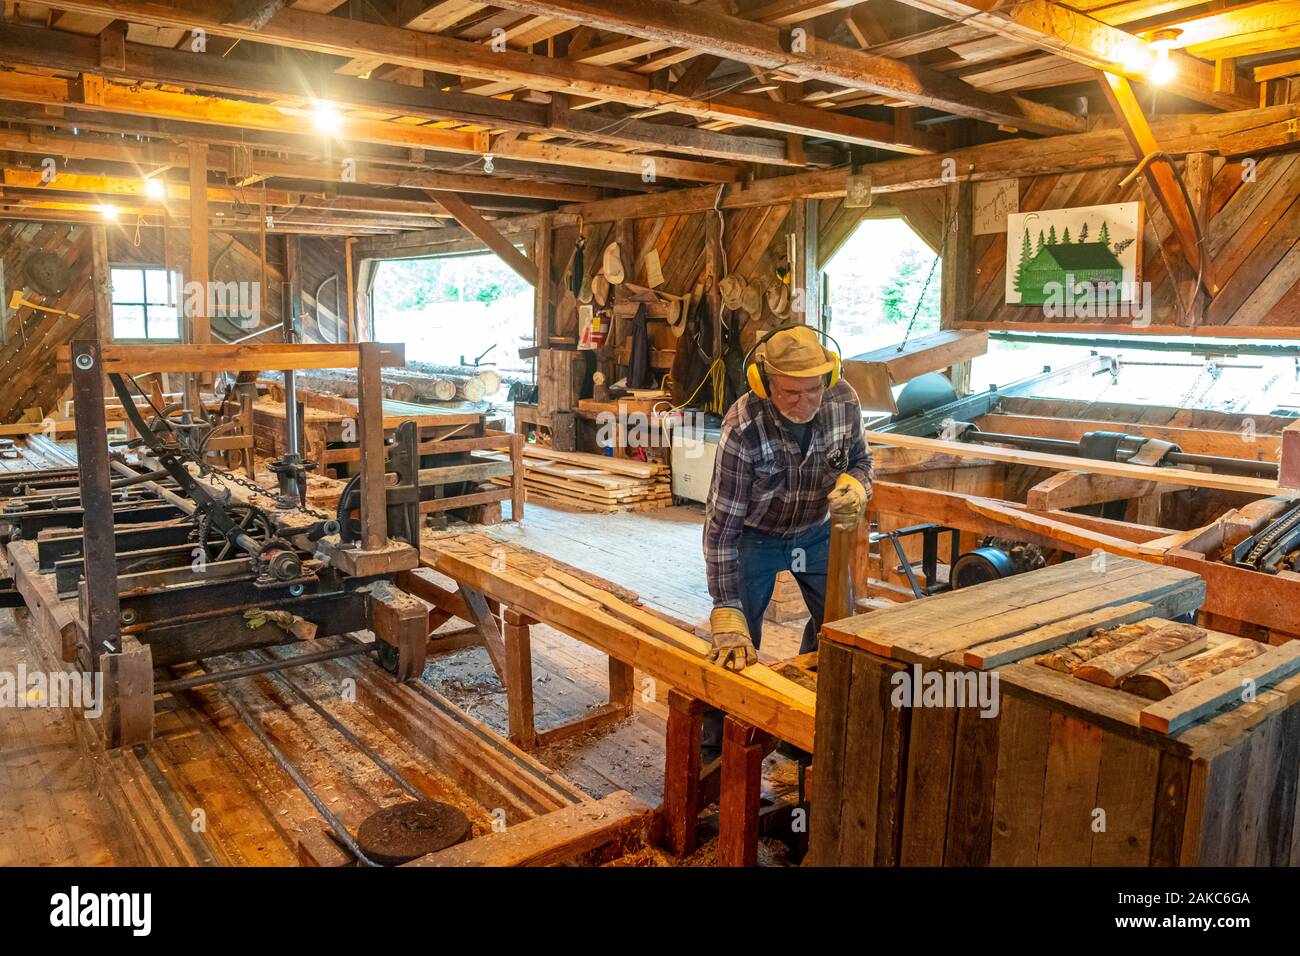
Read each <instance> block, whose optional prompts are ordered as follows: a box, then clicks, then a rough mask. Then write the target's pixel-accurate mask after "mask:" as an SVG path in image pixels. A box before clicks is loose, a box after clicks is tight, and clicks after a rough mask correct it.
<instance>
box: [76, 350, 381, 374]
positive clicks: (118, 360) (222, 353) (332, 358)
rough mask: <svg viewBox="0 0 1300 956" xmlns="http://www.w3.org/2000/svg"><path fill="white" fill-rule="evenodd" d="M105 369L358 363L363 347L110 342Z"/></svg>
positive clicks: (341, 365) (240, 369) (195, 369)
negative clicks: (123, 343)
mask: <svg viewBox="0 0 1300 956" xmlns="http://www.w3.org/2000/svg"><path fill="white" fill-rule="evenodd" d="M380 349H381V351H380V356H379V364H380V365H381V366H383V367H385V368H392V367H400V366H403V365H405V364H406V357H405V350H404V348H403V347H402V346H401V345H388V344H385V345H381V346H380ZM100 351H101V355H102V358H103V364H104V371H105V372H121V373H123V374H129V375H140V374H143V373H145V372H212V371H227V372H264V371H267V370H268V369H272V370H274V369H287V368H293V369H303V368H357V367H358V366H359V363H360V361H361V353H360V351H359V350H358V347H357V345H356V343H353V344H350V345H289V344H284V343H279V342H276V343H273V344H271V345H190V346H186V347H185V348H183V349H178V348H176V346H175V345H106V346H104V347H103V349H101V350H100ZM57 355H58V363H59V365H61V366H68V365H70V364H71V361H72V360H71V357H70V353H69V348H68V346H66V345H64V346H62V347H60V348H59V350H58V353H57Z"/></svg>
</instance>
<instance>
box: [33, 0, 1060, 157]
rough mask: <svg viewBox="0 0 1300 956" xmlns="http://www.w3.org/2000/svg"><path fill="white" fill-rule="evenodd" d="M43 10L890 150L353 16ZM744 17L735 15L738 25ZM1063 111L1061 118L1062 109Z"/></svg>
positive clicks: (723, 103)
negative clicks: (258, 20)
mask: <svg viewBox="0 0 1300 956" xmlns="http://www.w3.org/2000/svg"><path fill="white" fill-rule="evenodd" d="M49 5H50V6H52V7H54V8H57V9H61V10H72V11H76V12H81V13H92V14H100V15H110V14H111V15H113V16H118V17H122V18H124V19H128V20H131V21H132V22H134V23H144V24H148V25H151V26H162V27H173V28H183V29H187V30H193V29H202V30H205V31H207V32H209V33H211V34H213V35H217V36H220V35H228V36H232V37H235V38H238V39H242V40H249V41H253V42H256V43H267V44H271V45H274V46H281V47H292V48H297V49H303V50H311V51H314V52H318V53H328V54H332V55H335V56H341V57H348V58H355V57H358V56H367V57H374V58H379V59H381V60H383V61H384V62H386V63H392V64H394V65H397V66H412V67H417V68H420V69H427V70H436V71H443V72H448V73H452V74H456V75H461V76H469V77H476V78H479V79H484V80H490V81H510V82H512V83H514V84H516V85H519V86H525V87H528V88H530V89H538V90H545V91H550V92H563V93H575V94H579V95H590V96H595V97H599V98H603V99H606V100H612V101H615V102H620V103H624V104H626V105H629V106H635V107H641V108H660V107H665V108H669V109H671V110H673V111H674V112H681V113H685V114H687V115H692V116H698V117H701V118H705V119H711V120H712V119H731V120H733V121H736V122H739V123H743V124H745V125H750V126H757V127H761V128H767V129H773V130H777V131H779V132H797V133H800V134H801V135H810V136H822V137H825V138H827V139H833V140H839V141H843V142H850V143H852V142H858V143H862V144H865V145H873V146H882V147H884V148H890V143H892V142H893V140H894V138H895V135H896V134H895V132H894V130H893V127H892V124H888V123H881V122H878V121H872V120H865V119H859V118H857V117H853V116H848V115H843V114H841V115H834V114H829V113H827V112H826V111H823V110H818V109H815V108H812V107H806V106H799V105H797V104H786V106H785V108H784V109H781V110H772V109H761V108H759V107H760V106H763V105H766V106H771V105H772V104H770V103H765V101H760V100H753V98H752V97H745V96H740V95H737V94H723V95H720V96H716V97H713V98H711V99H707V100H703V99H701V100H697V99H689V98H686V99H683V98H680V97H675V96H673V95H672V94H671V93H669V92H668V91H666V90H661V89H657V88H656V87H654V86H653V85H652V84H651V82H650V80H649V79H648V78H647V77H644V76H640V75H637V74H635V73H628V72H626V71H623V70H616V69H612V68H610V67H601V66H593V65H589V64H585V63H579V62H575V61H572V60H568V59H558V58H551V57H546V56H540V55H537V54H533V53H526V52H522V51H519V50H511V49H506V50H502V51H494V50H493V49H492V48H491V47H490V46H488V45H484V44H480V43H472V42H467V41H464V40H458V39H452V38H449V37H444V36H437V35H434V34H429V33H421V32H418V31H415V30H405V29H400V28H396V27H388V26H383V25H379V24H373V23H367V22H364V21H358V20H348V21H346V23H343V22H341V21H340V19H339V18H338V17H333V16H326V15H322V14H315V13H308V12H304V11H301V10H295V9H284V10H282V11H280V12H279V13H278V14H276V15H275V16H274V17H273V18H272V19H271V20H270V22H269V23H267V24H266V26H264V27H263V28H262V29H261V30H251V29H249V28H247V27H240V26H225V25H223V24H222V22H221V17H220V16H219V15H217V14H214V13H213V12H212V11H211V5H210V4H208V3H205V2H203V0H172V2H169V3H166V4H164V3H160V2H157V0H51V2H50V4H49ZM741 22H744V21H741ZM1063 115H1064V114H1063ZM903 145H905V146H906V147H907V148H905V149H903V151H906V152H930V151H933V150H935V149H941V148H942V145H941V144H939V143H938V141H937V140H935V141H934V143H933V145H931V144H930V143H929V142H927V141H926V139H925V138H924V137H922V139H921V140H920V142H919V143H918V144H903Z"/></svg>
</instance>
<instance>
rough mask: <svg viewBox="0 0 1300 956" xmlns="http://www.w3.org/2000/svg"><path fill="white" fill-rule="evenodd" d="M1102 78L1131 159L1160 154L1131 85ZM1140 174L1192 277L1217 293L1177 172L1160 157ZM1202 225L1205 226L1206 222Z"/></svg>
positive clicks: (1116, 78)
mask: <svg viewBox="0 0 1300 956" xmlns="http://www.w3.org/2000/svg"><path fill="white" fill-rule="evenodd" d="M1103 77H1104V79H1105V83H1104V84H1103V85H1102V89H1103V90H1104V91H1105V92H1106V98H1107V99H1108V100H1109V101H1110V106H1111V109H1112V110H1113V111H1114V113H1115V118H1116V119H1118V120H1119V122H1120V127H1121V128H1122V129H1123V130H1124V133H1125V135H1127V136H1128V140H1129V142H1130V143H1131V144H1132V146H1133V152H1134V154H1135V156H1134V159H1138V160H1141V159H1143V158H1145V157H1148V156H1150V155H1151V154H1152V153H1156V152H1159V151H1160V144H1159V143H1158V142H1157V141H1156V137H1155V134H1154V133H1152V132H1151V126H1150V124H1148V123H1147V118H1146V116H1145V115H1144V114H1143V112H1142V107H1141V105H1140V104H1139V103H1138V100H1137V96H1136V95H1135V94H1134V93H1133V87H1132V85H1131V84H1130V83H1129V81H1128V80H1126V79H1125V78H1124V77H1122V76H1116V75H1115V74H1113V73H1105V74H1103ZM1143 175H1145V176H1146V178H1147V181H1148V182H1149V183H1150V184H1151V188H1152V190H1154V192H1155V194H1156V197H1157V198H1158V199H1159V200H1160V208H1161V209H1163V210H1164V211H1165V215H1166V216H1168V217H1169V221H1170V223H1171V224H1172V225H1173V229H1174V235H1175V236H1176V237H1177V238H1178V245H1179V247H1180V249H1181V250H1182V254H1183V258H1184V259H1186V260H1187V264H1188V265H1189V266H1190V267H1191V270H1192V272H1193V273H1194V274H1195V273H1198V272H1199V274H1200V275H1201V282H1202V283H1203V284H1204V286H1205V288H1206V289H1207V290H1208V291H1209V293H1210V295H1211V296H1214V295H1215V294H1216V293H1217V292H1218V285H1217V284H1216V283H1215V278H1214V264H1213V263H1212V262H1211V261H1210V257H1209V250H1208V249H1203V248H1201V244H1200V242H1199V238H1200V235H1201V232H1199V231H1198V224H1197V220H1196V213H1195V212H1194V211H1193V210H1192V209H1191V207H1190V206H1188V204H1187V199H1186V198H1185V197H1184V195H1183V191H1182V189H1181V188H1180V187H1179V185H1178V179H1177V176H1178V171H1177V170H1176V169H1175V168H1174V166H1173V163H1172V162H1170V161H1169V160H1167V159H1164V158H1159V159H1155V160H1152V161H1151V162H1149V163H1148V164H1147V166H1146V169H1145V171H1144V173H1143ZM1204 225H1205V226H1208V223H1206V224H1204ZM1193 308H1195V306H1193Z"/></svg>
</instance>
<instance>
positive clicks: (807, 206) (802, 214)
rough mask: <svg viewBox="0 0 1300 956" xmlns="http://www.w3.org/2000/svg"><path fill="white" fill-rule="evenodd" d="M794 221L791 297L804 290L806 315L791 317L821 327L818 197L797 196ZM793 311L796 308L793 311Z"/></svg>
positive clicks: (804, 313)
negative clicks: (818, 265)
mask: <svg viewBox="0 0 1300 956" xmlns="http://www.w3.org/2000/svg"><path fill="white" fill-rule="evenodd" d="M791 206H792V207H793V208H792V209H791V212H792V213H793V216H792V222H793V230H794V248H795V255H794V261H792V262H791V263H790V272H791V296H792V299H796V300H797V298H798V297H799V292H800V290H802V291H803V296H802V298H803V314H802V315H798V316H795V315H792V316H791V318H792V319H794V320H796V321H801V322H803V323H805V324H806V325H814V326H817V327H818V328H820V327H821V307H820V306H819V304H818V302H819V300H820V297H821V282H820V281H819V279H818V276H819V273H818V271H817V210H818V206H817V200H815V199H795V200H793V202H792V203H791ZM792 311H793V310H792Z"/></svg>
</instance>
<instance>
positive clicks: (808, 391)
mask: <svg viewBox="0 0 1300 956" xmlns="http://www.w3.org/2000/svg"><path fill="white" fill-rule="evenodd" d="M763 349H764V351H763V352H762V354H761V355H760V356H759V358H758V362H759V369H760V374H761V375H762V380H763V383H764V389H763V390H764V391H765V392H766V393H767V397H764V396H763V395H761V394H759V393H758V392H753V391H751V392H748V393H746V394H745V395H744V396H742V397H741V398H740V399H739V400H738V401H737V402H736V403H735V404H734V405H732V406H731V408H730V410H728V412H727V416H726V418H725V419H724V420H723V423H722V437H721V441H720V444H719V446H718V455H717V460H716V462H715V464H714V468H713V484H712V485H711V486H710V488H709V496H708V502H707V503H706V506H705V515H706V517H705V524H704V558H705V562H706V564H707V569H708V579H709V594H710V595H711V596H712V597H713V605H714V607H713V613H712V614H711V615H710V618H709V621H710V624H711V630H712V643H713V655H712V659H713V660H714V661H716V662H718V663H720V664H722V665H723V666H729V667H731V668H732V669H733V670H740V669H742V668H744V667H745V666H746V665H747V664H752V663H754V662H755V661H756V660H757V659H758V656H757V654H755V648H757V647H758V644H759V641H760V640H761V639H762V633H763V630H762V629H763V612H764V611H766V610H767V605H768V602H769V601H770V600H771V597H772V588H773V586H774V584H775V582H776V576H777V574H779V573H780V572H781V571H790V572H791V573H792V574H793V575H794V579H795V581H796V582H797V583H798V585H799V590H800V592H801V593H802V594H803V599H804V603H805V604H806V605H807V607H808V612H809V615H810V617H809V620H808V623H807V625H805V627H804V633H803V642H802V644H801V645H800V648H799V651H800V653H806V652H808V651H812V650H816V648H817V632H818V631H819V630H821V625H822V614H823V612H824V609H825V600H826V564H827V558H828V554H829V550H830V526H831V525H830V522H831V519H832V518H833V519H834V520H835V521H836V522H837V523H838V524H841V525H844V526H846V527H850V528H852V527H856V526H857V523H858V521H859V520H860V517H861V515H862V512H863V509H864V508H865V506H866V503H867V500H868V499H869V498H870V497H871V482H872V479H873V477H874V472H873V470H872V464H871V453H870V452H869V451H868V450H867V446H866V442H865V441H864V440H863V437H862V412H861V409H860V407H859V405H858V397H857V395H856V393H854V391H853V388H852V387H851V386H850V385H849V384H848V383H847V382H843V381H841V382H837V383H836V384H834V385H831V386H830V387H827V382H828V380H829V378H830V373H831V371H832V369H833V368H834V359H833V356H832V355H830V354H829V353H828V352H827V351H826V350H825V349H824V348H822V345H821V343H820V341H819V340H818V337H817V333H816V332H815V331H814V330H813V329H812V328H810V327H808V326H797V327H795V328H792V329H787V330H784V331H780V332H777V333H776V334H775V335H773V336H772V337H771V338H770V339H769V340H768V341H767V343H766V344H765V346H764V347H763Z"/></svg>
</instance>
